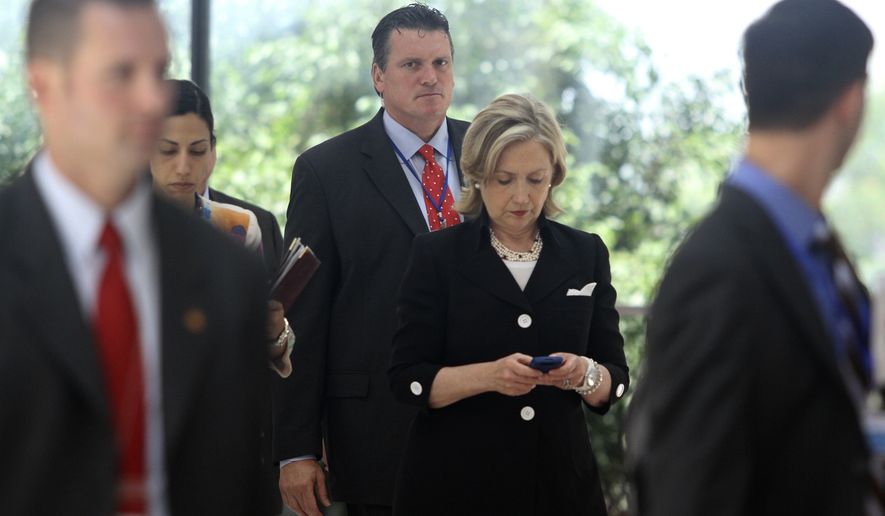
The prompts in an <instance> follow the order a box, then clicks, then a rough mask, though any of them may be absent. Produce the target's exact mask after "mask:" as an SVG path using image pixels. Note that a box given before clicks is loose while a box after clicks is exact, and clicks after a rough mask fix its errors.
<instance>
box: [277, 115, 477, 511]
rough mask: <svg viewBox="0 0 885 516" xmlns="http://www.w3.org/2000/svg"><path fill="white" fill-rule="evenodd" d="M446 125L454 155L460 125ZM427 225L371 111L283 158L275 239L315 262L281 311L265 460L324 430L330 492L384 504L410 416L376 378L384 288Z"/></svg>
mask: <svg viewBox="0 0 885 516" xmlns="http://www.w3.org/2000/svg"><path fill="white" fill-rule="evenodd" d="M446 124H448V131H449V137H450V138H451V141H452V144H453V150H454V153H455V158H456V159H458V158H459V157H460V155H461V140H462V139H463V137H464V132H465V131H466V130H467V123H466V122H461V121H457V120H451V119H447V120H446ZM427 231H428V230H427V225H426V223H425V222H424V219H423V217H422V215H421V211H420V208H419V206H418V203H417V202H415V196H414V195H413V194H412V190H411V188H410V187H409V184H408V182H407V180H406V177H405V175H404V173H403V170H402V167H401V166H400V164H399V162H398V160H397V158H396V155H395V154H394V151H393V147H392V146H391V144H390V140H389V139H388V137H387V133H386V132H385V131H384V125H383V120H382V111H379V112H378V114H377V115H376V116H375V117H374V118H373V119H372V120H371V121H369V122H368V123H366V124H365V125H362V126H360V127H357V128H356V129H353V130H351V131H348V132H346V133H343V134H341V135H339V136H336V137H335V138H332V139H331V140H328V141H326V142H324V143H322V144H320V145H317V146H316V147H314V148H312V149H310V150H308V151H307V152H305V153H303V154H302V155H301V156H299V158H298V160H297V161H296V162H295V167H294V170H293V172H292V194H291V198H290V201H289V210H288V218H287V221H286V235H285V241H286V242H287V243H288V242H291V241H292V239H293V238H295V237H296V236H297V237H301V238H302V239H303V240H304V242H306V243H307V245H309V246H310V247H311V248H312V249H313V250H314V252H316V254H317V256H318V257H319V259H320V260H321V261H322V265H320V268H319V270H318V271H317V273H316V275H315V276H314V277H313V279H312V280H311V281H310V283H308V285H307V287H306V288H305V290H304V291H303V292H302V294H301V296H300V297H299V299H298V300H297V301H296V302H295V304H294V305H293V308H292V310H291V312H290V313H289V320H290V321H292V327H293V328H294V330H295V334H296V335H297V336H298V337H297V340H296V341H295V349H294V351H293V357H294V360H293V362H294V364H293V366H294V371H293V373H292V376H291V377H290V378H288V379H286V380H281V381H277V382H276V385H277V389H276V394H277V396H278V397H277V398H276V399H275V417H276V420H275V444H276V446H275V449H276V458H277V459H286V458H291V457H296V456H301V455H307V454H313V455H315V456H317V457H319V456H321V455H322V454H323V447H322V444H323V439H324V438H325V445H326V452H327V459H328V462H329V470H330V473H331V475H330V486H331V489H332V496H333V498H334V499H336V500H342V501H347V502H352V503H369V504H378V505H390V504H391V497H392V494H393V484H394V477H395V474H396V467H397V465H398V463H399V460H400V457H401V456H402V449H403V444H404V442H405V436H406V428H407V426H408V424H409V421H410V420H411V418H412V415H413V414H414V411H413V410H412V409H411V408H409V407H406V406H403V405H400V404H399V403H397V402H396V401H395V400H394V399H393V396H392V395H391V393H390V389H389V388H388V386H387V377H386V370H387V364H388V362H389V361H390V341H391V339H392V337H393V332H394V330H395V328H396V316H395V308H394V307H395V300H396V291H397V288H398V287H399V283H400V280H401V278H402V273H403V271H404V270H405V266H406V259H407V257H408V253H409V249H410V248H411V245H412V239H413V238H414V236H415V235H416V234H419V233H424V232H427ZM321 426H322V427H323V428H322V430H321Z"/></svg>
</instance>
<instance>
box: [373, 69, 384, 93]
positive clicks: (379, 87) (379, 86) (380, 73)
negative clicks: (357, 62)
mask: <svg viewBox="0 0 885 516" xmlns="http://www.w3.org/2000/svg"><path fill="white" fill-rule="evenodd" d="M372 84H374V85H375V91H377V92H378V94H379V95H381V96H383V95H384V70H382V69H381V67H380V66H378V63H372Z"/></svg>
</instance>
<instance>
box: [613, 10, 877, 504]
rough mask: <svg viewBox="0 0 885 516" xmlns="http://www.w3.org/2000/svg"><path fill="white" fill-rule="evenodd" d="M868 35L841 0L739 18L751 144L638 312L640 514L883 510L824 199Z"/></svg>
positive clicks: (858, 321)
mask: <svg viewBox="0 0 885 516" xmlns="http://www.w3.org/2000/svg"><path fill="white" fill-rule="evenodd" d="M872 46H873V36H872V34H871V32H870V30H869V28H868V27H867V26H866V25H865V24H864V22H863V21H861V20H860V18H858V17H857V15H855V13H853V12H852V11H851V10H850V9H848V8H847V7H845V6H844V5H842V4H841V3H839V2H837V1H835V0H783V1H782V2H779V3H778V4H776V5H775V6H774V7H772V8H771V9H770V10H769V11H768V12H767V13H766V14H765V15H764V16H763V17H762V18H761V19H759V20H758V21H756V22H755V23H753V24H752V25H751V26H750V27H749V28H748V29H747V31H746V32H745V34H744V44H743V58H744V77H743V86H744V94H745V99H746V102H747V107H748V111H749V137H748V139H747V149H746V154H745V156H744V158H743V159H742V160H741V161H740V162H739V163H738V164H737V166H736V167H735V170H734V171H733V173H732V174H731V175H730V176H729V178H728V179H727V180H726V182H725V184H724V185H723V186H722V190H721V194H720V198H719V202H718V204H717V205H716V206H715V207H714V208H713V210H712V212H711V213H710V214H709V215H708V216H707V217H706V218H705V219H704V220H702V221H701V222H700V224H699V225H698V226H697V227H696V228H695V229H694V230H693V232H692V233H691V235H690V236H689V237H688V238H687V239H686V241H685V242H684V243H683V244H682V246H681V247H680V249H679V250H678V251H677V253H676V254H675V255H674V257H673V259H672V262H671V265H670V267H669V269H668V271H667V272H666V274H665V275H664V278H663V280H662V282H661V285H660V289H659V292H658V295H657V297H656V299H655V301H654V303H653V305H652V308H651V312H650V314H649V318H648V339H647V356H646V364H645V372H644V375H643V377H642V381H641V383H640V385H639V387H638V389H637V392H636V395H635V398H634V401H633V405H632V407H631V413H630V417H629V422H628V425H629V430H628V443H629V450H630V465H629V466H630V468H631V473H632V477H633V478H632V480H633V482H634V487H635V490H634V493H635V496H636V509H637V512H638V513H639V514H643V515H658V514H660V515H664V514H679V515H683V516H691V515H709V514H716V515H732V514H733V515H739V514H752V515H781V514H817V515H840V516H841V515H861V514H879V513H880V512H879V510H880V507H881V496H880V494H879V488H878V486H877V485H876V482H875V480H874V475H873V474H872V473H871V468H870V453H869V450H868V447H867V444H866V440H865V437H864V430H863V426H862V420H863V403H864V400H865V398H866V393H867V392H868V389H869V386H870V378H871V371H870V359H869V344H868V343H869V301H868V298H867V296H866V291H865V289H864V287H863V285H862V284H861V283H860V282H859V280H858V279H857V276H856V275H855V274H854V271H853V269H852V268H851V266H850V263H849V262H848V260H847V258H846V257H845V254H844V252H843V251H842V249H841V246H840V245H839V243H838V239H836V238H835V235H834V233H833V232H832V230H831V229H830V227H829V226H828V224H827V221H826V218H825V216H824V215H823V213H822V212H821V199H822V197H823V195H824V192H825V190H826V187H827V186H828V184H829V183H830V181H831V180H832V178H833V176H834V174H835V171H836V170H837V169H838V168H839V167H840V166H841V165H842V162H843V160H844V159H845V156H846V154H847V153H848V151H849V149H850V148H851V146H852V144H853V143H854V140H855V137H856V135H857V132H858V127H859V126H860V123H861V119H862V116H863V111H864V97H865V89H866V67H867V60H868V57H869V54H870V52H871V50H872Z"/></svg>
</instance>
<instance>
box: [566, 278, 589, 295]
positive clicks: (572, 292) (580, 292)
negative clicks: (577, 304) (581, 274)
mask: <svg viewBox="0 0 885 516" xmlns="http://www.w3.org/2000/svg"><path fill="white" fill-rule="evenodd" d="M595 288H596V282H595V281H594V282H593V283H587V284H586V285H584V288H582V289H581V290H578V289H576V288H570V289H568V292H566V293H565V295H567V296H591V295H593V289H595Z"/></svg>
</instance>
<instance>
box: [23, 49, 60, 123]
mask: <svg viewBox="0 0 885 516" xmlns="http://www.w3.org/2000/svg"><path fill="white" fill-rule="evenodd" d="M54 66H55V64H54V63H52V62H51V61H48V60H46V59H40V58H37V59H34V60H32V61H31V62H29V63H28V90H29V92H30V93H31V100H32V102H34V105H35V106H36V107H37V108H38V109H40V110H41V111H42V109H43V107H45V105H46V104H47V103H48V102H50V101H51V98H52V83H53V82H54V77H53V76H54V75H55V74H56V72H55V70H53V67H54Z"/></svg>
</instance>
